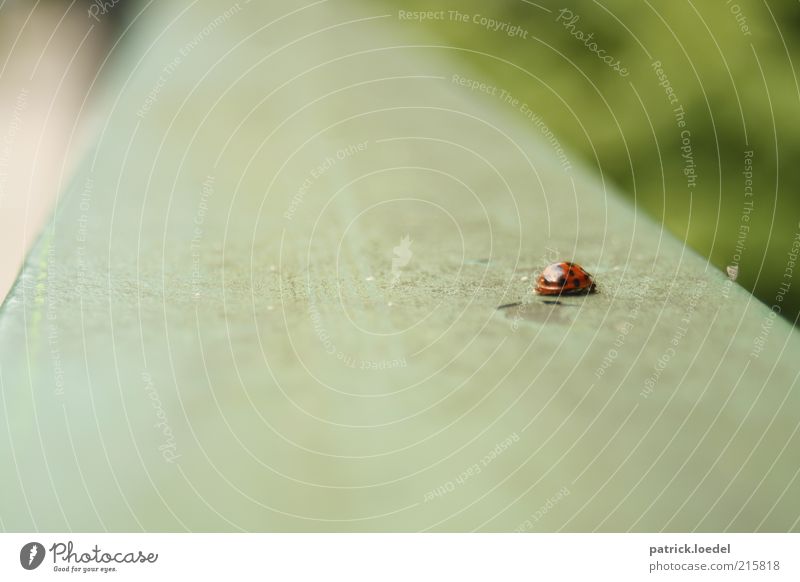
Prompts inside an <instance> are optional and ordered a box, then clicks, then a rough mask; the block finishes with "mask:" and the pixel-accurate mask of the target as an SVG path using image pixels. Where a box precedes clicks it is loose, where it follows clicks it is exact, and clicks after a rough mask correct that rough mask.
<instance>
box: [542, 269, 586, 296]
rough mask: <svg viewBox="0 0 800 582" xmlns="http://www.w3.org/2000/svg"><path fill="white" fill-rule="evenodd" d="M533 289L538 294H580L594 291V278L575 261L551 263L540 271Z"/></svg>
mask: <svg viewBox="0 0 800 582" xmlns="http://www.w3.org/2000/svg"><path fill="white" fill-rule="evenodd" d="M534 291H535V292H536V293H537V294H539V295H582V294H584V293H594V292H595V291H597V286H596V285H595V284H594V279H592V276H591V275H590V274H589V273H587V272H586V271H585V270H584V269H583V267H581V266H580V265H579V264H577V263H569V262H566V261H565V262H562V263H553V264H552V265H549V266H548V267H547V268H545V270H544V271H542V274H541V275H539V278H538V279H537V280H536V288H535V289H534Z"/></svg>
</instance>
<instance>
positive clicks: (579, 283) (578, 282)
mask: <svg viewBox="0 0 800 582" xmlns="http://www.w3.org/2000/svg"><path fill="white" fill-rule="evenodd" d="M572 284H573V285H575V286H576V287H580V286H581V282H580V281H579V280H578V278H577V277H575V278H574V279H573V280H572Z"/></svg>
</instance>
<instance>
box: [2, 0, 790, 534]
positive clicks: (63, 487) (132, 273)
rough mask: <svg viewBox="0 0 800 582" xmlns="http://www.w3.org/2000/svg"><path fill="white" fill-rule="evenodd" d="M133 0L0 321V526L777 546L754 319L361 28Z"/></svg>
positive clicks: (432, 60) (389, 25)
mask: <svg viewBox="0 0 800 582" xmlns="http://www.w3.org/2000/svg"><path fill="white" fill-rule="evenodd" d="M164 4H166V3H162V5H161V7H160V8H159V10H160V11H161V12H158V13H151V14H150V16H149V18H148V20H147V22H145V23H142V26H141V28H140V29H139V36H138V37H137V41H136V42H135V43H133V44H131V45H130V46H128V47H127V49H126V52H125V53H124V54H123V55H120V56H119V59H120V60H119V62H118V64H117V71H118V73H117V74H116V76H115V78H113V79H112V80H111V81H110V82H111V84H112V86H113V88H114V90H113V91H111V92H110V98H111V99H112V100H113V99H118V101H116V103H115V108H114V111H113V113H112V115H111V116H110V118H109V120H108V123H107V125H106V126H105V127H103V128H102V133H101V134H100V135H99V137H98V141H97V144H96V147H95V148H94V150H93V151H92V152H91V154H90V155H89V157H88V158H87V159H86V160H85V162H84V163H83V165H82V166H81V169H80V171H79V172H78V174H77V176H76V177H75V178H74V180H72V181H71V185H70V187H69V188H67V189H66V190H65V193H64V197H63V199H62V202H61V206H60V208H59V214H58V220H57V222H56V225H55V228H54V229H53V231H52V232H50V233H49V234H48V235H47V236H46V237H45V238H44V239H43V240H42V241H41V242H40V243H39V245H38V247H37V249H36V252H35V253H34V254H33V256H32V257H31V259H30V261H29V263H28V266H27V268H26V270H25V274H24V277H23V278H22V280H21V282H20V284H19V285H18V286H17V287H16V289H15V291H14V293H13V295H12V296H11V297H10V299H9V301H8V302H7V303H6V304H5V306H4V308H3V312H2V315H1V316H0V371H1V372H2V375H1V376H0V381H2V394H3V399H2V414H0V423H3V424H4V425H5V426H3V427H0V434H8V435H9V437H10V438H9V440H8V441H6V440H0V468H2V473H3V474H4V475H10V476H11V478H10V479H3V480H2V481H0V518H2V525H3V526H4V527H6V528H8V529H31V528H41V529H56V530H63V529H76V530H97V529H102V528H109V529H115V530H117V529H121V530H132V529H133V530H135V529H139V528H143V529H146V530H182V529H201V530H236V529H245V530H424V529H433V530H473V529H481V530H515V529H522V530H581V531H583V530H593V529H600V530H612V531H625V530H629V529H632V530H647V531H652V530H661V529H667V530H681V531H683V530H693V529H698V530H726V529H730V530H745V531H749V530H758V529H763V530H778V531H785V530H797V529H798V516H800V502H798V499H800V483H798V481H797V479H796V477H797V475H798V467H799V466H798V460H797V456H796V454H793V451H796V450H797V446H798V444H799V441H800V438H799V437H798V435H797V429H798V422H800V391H799V390H798V385H797V378H798V366H797V358H798V356H800V339H798V337H797V334H796V333H795V332H793V330H792V329H791V328H790V327H789V326H788V325H786V324H785V323H784V322H783V321H781V320H780V319H779V318H772V317H770V313H771V312H770V310H769V309H768V308H767V307H765V306H764V305H762V304H760V303H758V302H757V301H755V300H753V299H752V298H751V297H750V296H749V295H748V294H747V293H745V292H743V291H742V290H740V289H738V288H736V287H735V286H731V285H729V284H728V283H727V279H726V278H725V277H724V276H723V275H722V274H721V273H718V272H716V271H714V270H713V269H710V268H708V267H707V265H706V263H705V262H704V261H703V260H701V259H700V258H699V257H697V256H696V255H695V254H693V253H692V252H691V251H690V250H688V249H685V248H683V246H682V245H681V244H679V243H678V242H676V241H675V240H673V239H671V238H670V237H669V236H668V235H666V234H663V233H662V232H660V230H659V229H658V228H657V227H656V226H655V225H654V224H653V223H652V222H650V221H649V220H646V219H643V218H642V217H641V216H639V215H637V214H635V213H634V211H633V209H631V208H629V207H628V206H626V205H625V204H623V203H622V202H621V201H620V200H619V199H618V198H617V196H616V195H615V194H614V193H613V192H611V191H608V190H606V189H605V188H604V185H603V184H602V183H600V182H598V181H597V180H596V179H595V178H594V177H593V176H589V175H585V174H583V173H582V172H581V171H580V170H579V169H578V168H579V164H578V163H577V160H573V163H572V169H571V170H568V171H565V169H564V166H563V165H562V163H561V162H560V161H559V159H558V157H557V155H556V153H555V152H554V151H553V149H552V147H551V145H550V144H548V143H547V142H544V141H541V140H540V136H539V135H537V131H538V130H537V129H536V128H535V127H534V126H532V125H531V124H530V123H529V122H527V121H526V120H525V118H523V117H521V116H520V114H519V111H517V110H515V109H513V108H510V107H507V106H504V104H503V103H501V102H498V101H497V100H496V99H493V98H491V97H488V96H484V95H477V94H471V93H470V92H469V91H468V90H467V89H465V88H464V87H461V86H459V85H458V84H456V83H453V82H452V77H453V75H454V74H458V75H463V76H464V77H469V76H470V75H472V74H473V73H471V72H470V71H468V70H464V69H463V68H462V66H461V65H460V64H459V63H456V62H454V61H451V60H449V59H450V56H451V55H450V54H449V52H448V50H446V49H432V48H422V47H415V46H404V45H415V44H418V43H419V42H420V41H419V39H417V38H416V37H414V36H413V27H408V26H407V25H404V24H403V23H398V22H397V21H396V19H395V18H394V17H385V18H384V17H381V16H382V15H381V13H380V12H376V9H375V8H374V7H370V6H369V5H368V4H365V5H357V4H355V3H353V4H352V5H351V3H349V2H348V3H337V7H336V9H334V8H332V7H329V6H328V5H327V4H322V5H317V6H314V7H312V8H308V9H305V10H304V11H301V12H300V13H295V14H289V13H290V12H291V11H292V10H295V8H294V7H290V6H289V4H288V3H282V2H270V3H268V5H265V4H267V3H250V4H242V5H241V9H240V10H239V11H237V12H235V13H233V14H229V16H228V17H226V18H223V20H222V21H220V20H219V18H221V16H220V15H222V14H224V13H225V10H227V9H228V6H227V5H223V4H222V3H216V2H211V1H204V2H199V3H198V4H197V5H196V6H194V7H193V8H191V9H190V10H187V11H186V12H183V13H182V14H181V16H180V17H178V18H176V19H175V20H173V17H175V16H176V15H177V14H178V13H179V12H180V11H181V10H182V9H183V6H180V4H182V3H178V2H176V3H169V4H170V6H165V5H164ZM262 4H264V5H262ZM343 7H347V10H343ZM373 17H374V18H373ZM277 19H281V20H277ZM365 19H368V20H365ZM215 20H216V21H217V22H219V24H218V25H217V26H215V27H214V29H213V33H210V34H207V35H203V36H202V39H201V41H199V42H198V43H196V45H193V48H191V49H190V50H189V51H188V53H187V54H186V55H183V53H182V51H184V52H186V47H187V43H190V42H192V39H193V38H196V36H197V35H198V34H201V35H202V34H203V33H202V31H203V30H204V29H205V30H207V26H208V23H210V22H214V21H215ZM164 30H168V31H169V33H168V34H164V35H161V32H163V31H164ZM423 42H424V41H423ZM181 55H183V56H181ZM177 56H181V59H180V62H179V63H178V64H175V58H176V57H177ZM140 58H141V62H140ZM170 63H172V64H170ZM165 67H170V68H168V69H165ZM165 70H166V71H167V72H165ZM156 88H157V90H156ZM148 96H150V97H148ZM148 103H149V104H148ZM137 112H138V114H137ZM326 160H328V162H326ZM406 237H408V239H406V240H405V242H404V239H405V238H406ZM555 259H561V260H575V261H578V262H580V263H581V264H582V265H583V266H584V267H586V269H587V270H589V271H590V272H592V273H593V274H594V275H595V277H596V281H597V284H598V287H599V293H597V294H594V295H590V296H582V297H570V298H564V299H562V300H561V304H552V303H545V302H543V301H542V300H541V299H540V298H536V297H534V296H532V295H530V288H531V284H532V283H531V281H532V277H533V275H534V272H535V271H536V270H537V269H540V268H541V267H543V266H544V265H545V264H547V262H549V261H551V260H555ZM516 302H519V303H521V304H520V305H518V306H513V307H506V308H504V309H498V307H499V306H502V305H505V304H510V303H516ZM762 344H763V347H762ZM757 348H759V349H757ZM659 361H661V362H662V364H659ZM553 499H555V501H553ZM545 507H546V508H547V509H546V510H543V508H545Z"/></svg>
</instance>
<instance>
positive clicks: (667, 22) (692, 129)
mask: <svg viewBox="0 0 800 582" xmlns="http://www.w3.org/2000/svg"><path fill="white" fill-rule="evenodd" d="M383 2H384V3H385V4H386V5H387V6H388V7H389V9H390V10H392V11H393V12H395V14H396V15H398V17H399V11H401V10H402V11H442V10H443V11H445V13H444V15H440V16H439V18H440V19H438V20H424V21H415V20H413V19H408V18H404V20H406V22H407V25H408V26H413V27H418V28H422V29H424V30H426V31H427V32H429V33H431V34H432V35H434V38H435V39H436V42H437V43H439V44H441V45H443V46H447V47H450V48H451V49H453V50H452V53H454V54H455V55H458V56H459V57H460V58H461V59H464V60H465V61H466V62H467V63H468V64H469V65H470V66H471V67H472V68H473V69H475V70H476V72H477V74H479V75H481V76H482V78H483V79H484V80H486V81H487V82H488V83H490V84H494V85H497V86H498V87H499V88H500V89H505V90H506V91H508V92H509V93H511V94H513V95H514V97H515V98H518V99H520V101H521V102H527V103H528V104H530V106H531V109H533V110H534V111H535V112H536V113H537V114H538V115H540V116H541V117H542V118H543V120H544V122H545V123H546V124H547V126H548V127H549V128H550V129H551V130H552V131H553V132H554V134H555V136H556V137H557V139H558V140H559V142H560V143H561V144H562V145H564V146H565V147H566V148H567V149H568V150H569V152H570V153H571V154H577V156H574V157H578V156H580V157H582V158H583V161H584V163H585V164H586V165H588V166H590V167H593V168H595V169H596V170H597V171H599V172H601V173H602V176H603V178H604V179H605V180H607V181H609V182H610V183H613V184H616V185H617V186H618V187H619V189H621V190H622V191H623V192H624V193H625V194H626V195H627V196H629V197H630V198H631V199H632V201H633V202H634V203H635V204H636V205H637V206H639V207H640V208H642V209H643V210H645V211H646V212H647V213H648V214H650V215H651V216H652V217H654V218H655V219H656V220H658V221H660V222H662V223H663V224H664V225H665V226H666V228H667V229H668V230H670V231H671V232H672V233H673V234H674V235H675V236H677V237H678V238H680V239H681V240H684V241H686V243H688V245H689V246H691V247H692V248H694V249H695V250H697V251H698V252H699V253H701V254H703V255H704V256H706V257H709V258H710V261H711V262H712V264H713V265H715V266H716V267H718V268H720V269H722V270H723V271H724V270H725V269H726V267H727V266H728V265H738V279H737V282H738V283H740V284H741V285H743V286H744V287H746V288H747V289H749V290H752V291H753V292H754V293H755V295H756V296H757V297H759V298H760V299H761V300H763V301H764V302H765V303H767V304H768V305H770V306H772V305H778V307H779V308H780V309H781V313H782V315H784V316H785V317H786V318H787V319H789V320H791V321H792V322H794V323H795V324H796V323H797V318H798V314H800V281H795V282H792V278H793V276H794V270H795V269H793V267H792V264H791V257H790V253H792V252H793V243H794V241H795V237H796V236H797V235H798V232H800V225H799V224H798V222H799V221H800V195H799V194H798V191H799V190H800V85H799V84H798V75H797V72H796V70H795V68H794V63H795V62H800V60H798V59H800V2H797V1H796V0H782V1H774V2H770V3H769V4H767V3H763V2H758V1H755V0H753V1H749V0H736V1H735V2H734V1H728V0H713V1H708V2H690V1H684V0H679V1H677V2H657V3H654V2H648V1H646V0H645V1H643V2H631V1H624V0H604V1H603V2H595V1H592V0H574V1H572V2H571V3H569V4H558V3H551V2H536V3H533V2H529V1H528V0H497V1H494V2H483V1H478V0H459V1H458V2H456V1H450V2H447V1H442V0H424V1H423V0H383ZM564 8H567V9H568V10H569V11H570V12H571V15H570V14H568V13H566V12H563V13H562V12H561V10H562V9H564ZM451 10H457V11H459V12H460V13H462V14H466V15H468V18H467V19H466V21H462V20H460V19H458V18H453V17H452V16H451V14H450V12H449V11H451ZM575 16H577V17H578V19H577V20H575V19H574V18H575ZM482 17H485V18H489V19H494V20H496V21H498V23H507V24H508V27H506V26H505V24H503V25H496V26H499V28H498V29H497V30H493V27H492V25H489V24H483V22H484V21H483V20H481V18H482ZM514 25H516V26H519V27H521V31H518V32H516V33H513V32H512V29H511V28H510V27H511V26H514ZM509 33H511V34H509ZM578 33H583V35H584V37H583V40H581V38H580V35H579V34H578ZM590 34H591V35H593V36H592V38H591V39H589V40H588V41H587V39H586V37H587V36H588V35H590ZM593 42H594V43H596V47H594V46H591V43H593ZM587 44H588V45H590V46H587ZM593 48H595V49H596V50H601V49H602V50H605V51H606V52H605V55H611V56H613V60H614V61H617V60H619V62H620V64H621V66H622V67H624V68H625V69H627V71H628V72H629V74H628V75H627V76H625V77H623V76H621V75H620V74H619V72H617V71H615V70H613V68H612V67H610V66H609V65H607V64H606V63H605V62H603V61H602V60H601V59H600V58H599V57H598V56H597V54H595V52H592V50H591V49H593ZM656 61H660V63H661V69H662V70H663V73H664V74H665V75H666V76H667V79H668V84H669V85H670V86H671V88H672V90H673V91H674V95H675V97H673V100H674V102H673V103H670V101H669V98H668V95H667V92H666V86H665V85H666V83H665V82H664V79H663V77H659V75H658V73H657V71H656V67H654V62H656ZM618 68H620V67H618ZM675 100H677V101H675ZM678 106H681V107H683V111H684V112H685V117H684V121H685V123H686V125H685V127H683V128H681V127H679V126H678V123H677V118H676V114H675V111H674V109H675V108H676V107H678ZM509 111H510V112H511V113H514V110H513V108H511V107H509ZM520 116H521V114H520ZM521 119H523V117H522V116H521ZM684 129H685V130H688V132H689V134H688V135H687V134H684V137H688V140H689V143H690V148H691V152H690V156H691V157H690V158H684V157H682V155H683V153H685V151H686V150H684V151H682V149H681V148H682V146H683V145H685V144H684V143H683V142H682V137H681V134H682V132H683V131H684ZM748 151H749V152H752V196H746V186H747V185H748V184H747V183H746V179H747V178H748V176H746V175H745V174H744V173H743V172H745V171H746V170H749V167H747V166H746V162H745V157H746V153H745V152H748ZM692 164H693V166H692ZM685 171H686V172H688V173H689V174H692V173H694V175H695V179H694V183H695V185H694V186H693V187H690V185H689V182H690V181H691V180H690V179H688V178H687V174H686V172H685ZM750 202H752V206H750V207H749V206H748V204H749V203H750ZM794 249H795V251H796V249H797V247H796V246H795V247H794ZM787 283H788V284H790V285H791V286H790V287H788V288H787V287H786V284H787ZM781 284H783V288H781Z"/></svg>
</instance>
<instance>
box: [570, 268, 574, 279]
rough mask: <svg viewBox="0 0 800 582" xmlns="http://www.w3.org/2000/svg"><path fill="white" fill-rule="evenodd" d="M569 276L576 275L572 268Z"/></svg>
mask: <svg viewBox="0 0 800 582" xmlns="http://www.w3.org/2000/svg"><path fill="white" fill-rule="evenodd" d="M569 276H570V277H574V276H575V271H573V270H572V269H570V270H569Z"/></svg>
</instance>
